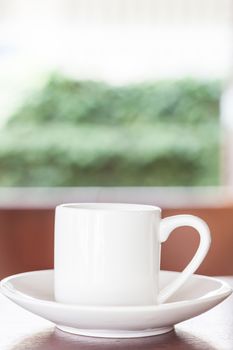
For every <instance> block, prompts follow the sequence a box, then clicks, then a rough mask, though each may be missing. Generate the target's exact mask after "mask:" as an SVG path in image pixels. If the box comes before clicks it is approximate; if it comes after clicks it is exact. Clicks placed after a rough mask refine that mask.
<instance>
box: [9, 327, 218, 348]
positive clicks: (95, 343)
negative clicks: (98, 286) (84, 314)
mask: <svg viewBox="0 0 233 350" xmlns="http://www.w3.org/2000/svg"><path fill="white" fill-rule="evenodd" d="M109 349H111V350H166V349H169V350H170V349H174V350H175V349H177V350H198V349H199V350H201V349H202V350H217V348H215V347H213V346H212V345H210V344H208V343H207V342H206V341H203V340H202V339H199V338H198V337H196V336H194V335H192V334H191V333H188V332H182V331H179V330H178V331H172V332H170V333H167V334H163V335H158V336H153V337H145V338H131V339H109V338H108V339H107V338H93V337H85V336H77V335H72V334H68V333H64V332H62V331H60V330H58V329H56V328H55V329H54V331H52V332H51V331H48V332H41V333H36V334H33V335H32V336H30V337H27V338H25V339H23V340H22V341H21V342H19V343H18V344H16V345H14V346H13V347H12V348H11V349H10V350H109Z"/></svg>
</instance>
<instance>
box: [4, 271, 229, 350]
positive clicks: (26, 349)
mask: <svg viewBox="0 0 233 350" xmlns="http://www.w3.org/2000/svg"><path fill="white" fill-rule="evenodd" d="M223 279H224V280H226V281H227V282H228V283H230V284H231V285H232V286H233V277H224V278H223ZM0 349H1V350H76V349H79V350H107V349H110V350H117V349H119V350H123V349H125V350H147V349H148V350H160V349H161V350H166V349H169V350H172V349H177V350H178V349H179V350H189V349H190V350H191V349H192V350H197V349H201V350H233V296H232V295H231V296H230V297H229V298H228V299H227V300H225V301H224V302H223V303H222V304H220V305H218V306H216V307H215V308H213V309H212V310H210V311H208V312H206V313H204V314H203V315H200V316H198V317H195V318H193V319H191V320H188V321H185V322H182V323H180V324H178V325H177V326H176V327H175V331H173V332H170V333H168V334H165V335H160V336H155V337H148V338H139V339H103V338H88V337H83V336H75V335H70V334H67V333H63V332H61V331H59V330H57V329H56V328H55V327H54V325H53V324H52V323H50V322H48V321H45V320H43V319H42V318H40V317H38V316H35V315H33V314H31V313H29V312H28V311H25V310H23V309H22V308H20V307H18V306H17V305H15V304H14V303H12V302H11V301H9V300H8V299H6V298H5V297H3V296H0Z"/></svg>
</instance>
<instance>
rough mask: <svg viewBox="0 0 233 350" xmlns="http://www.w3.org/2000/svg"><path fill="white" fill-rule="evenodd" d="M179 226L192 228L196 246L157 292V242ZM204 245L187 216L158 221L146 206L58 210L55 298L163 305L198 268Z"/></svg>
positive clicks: (205, 233) (200, 227)
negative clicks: (177, 272) (176, 274)
mask: <svg viewBox="0 0 233 350" xmlns="http://www.w3.org/2000/svg"><path fill="white" fill-rule="evenodd" d="M180 226H191V227H193V228H195V229H196V230H197V231H198V233H199V235H200V244H199V247H198V249H197V252H196V254H195V256H194V257H193V259H192V260H191V262H190V263H189V265H188V266H187V267H186V268H185V269H184V271H183V272H182V273H181V274H180V275H179V277H178V278H177V279H176V280H175V281H173V282H172V283H171V284H170V285H169V286H167V287H165V288H164V289H163V290H162V291H159V270H160V248H161V243H162V242H164V241H166V240H167V238H168V237H169V235H170V233H171V232H172V230H174V229H175V228H177V227H180ZM210 241H211V238H210V232H209V229H208V226H207V224H206V223H205V222H204V221H203V220H201V219H199V218H197V217H195V216H192V215H177V216H171V217H168V218H165V219H161V209H160V208H158V207H154V206H151V205H138V204H110V203H105V204H103V203H78V204H76V203H72V204H63V205H59V206H58V207H57V208H56V217H55V299H56V300H57V301H58V302H62V303H68V304H78V305H89V306H94V305H96V306H119V305H122V306H131V305H155V304H159V303H163V302H165V301H166V300H167V299H168V298H169V297H170V296H171V295H172V294H173V293H174V292H175V291H176V290H177V289H178V288H179V287H181V285H182V284H183V283H184V282H185V281H186V280H187V278H188V277H189V276H190V275H191V274H192V273H193V272H194V271H195V270H196V269H197V268H198V266H199V265H200V264H201V262H202V261H203V259H204V257H205V256H206V254H207V252H208V249H209V246H210ZM181 245H182V242H181ZM183 249H185V247H183Z"/></svg>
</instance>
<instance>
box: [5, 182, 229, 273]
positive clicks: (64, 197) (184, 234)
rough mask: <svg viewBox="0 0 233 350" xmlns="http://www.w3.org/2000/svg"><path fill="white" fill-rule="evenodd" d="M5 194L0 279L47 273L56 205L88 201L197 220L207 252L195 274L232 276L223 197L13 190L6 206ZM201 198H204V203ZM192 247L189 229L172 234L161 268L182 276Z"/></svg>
mask: <svg viewBox="0 0 233 350" xmlns="http://www.w3.org/2000/svg"><path fill="white" fill-rule="evenodd" d="M4 191H5V193H4V194H3V192H4ZM7 191H8V194H9V195H10V190H6V189H5V190H2V191H0V277H1V278H2V277H5V276H7V275H10V274H14V273H18V272H22V271H29V270H37V269H47V268H52V267H53V224H54V207H55V205H56V204H58V203H62V202H63V203H64V202H90V201H98V202H110V201H112V202H132V203H147V204H148V203H150V204H157V205H160V206H161V207H162V208H163V216H164V217H166V216H169V215H176V214H180V213H189V214H193V215H197V216H199V217H201V218H202V219H204V220H205V221H206V222H207V223H208V225H209V227H210V229H211V232H212V246H211V249H210V251H209V254H208V256H207V257H206V259H205V261H204V262H203V264H202V265H201V267H200V268H199V270H198V273H201V274H207V275H231V274H233V264H232V248H233V202H231V201H230V198H227V197H226V196H225V194H223V197H222V198H221V195H220V192H219V190H216V193H215V191H213V190H210V189H209V190H208V189H203V192H202V195H201V193H200V192H199V194H198V191H201V190H200V189H199V190H197V191H196V193H195V191H194V190H192V189H190V190H184V189H183V190H181V189H180V190H178V189H156V188H147V189H143V188H135V189H134V188H128V189H127V188H126V189H123V188H119V189H117V188H115V189H114V188H113V189H107V188H106V189H102V194H101V190H100V189H99V193H98V189H97V188H93V189H92V188H89V189H85V188H83V189H66V190H64V189H51V190H48V189H47V190H45V189H35V190H33V189H15V190H11V200H10V199H9V198H8V203H6V199H7V198H5V199H4V196H6V193H7ZM179 191H180V195H179ZM182 191H183V192H182ZM46 192H47V194H46ZM20 193H21V196H20ZM29 193H30V196H29ZM42 193H43V195H42ZM85 193H86V195H85ZM39 194H40V195H39ZM42 197H44V205H43V203H42V199H43V198H42ZM202 197H205V202H204V201H203V200H204V198H203V200H202ZM17 198H18V199H17ZM179 198H180V200H179ZM198 198H199V203H198ZM224 198H225V200H224ZM14 199H15V202H14ZM17 201H18V202H17ZM24 201H25V202H24ZM166 201H167V202H166ZM30 202H31V204H30ZM36 202H37V203H36ZM172 203H173V204H172ZM185 203H186V204H185ZM197 245H198V235H197V234H196V233H195V231H194V230H193V229H190V228H180V229H177V230H176V231H175V232H174V234H173V235H171V237H170V238H169V240H168V241H167V242H166V243H165V244H164V245H163V248H162V268H163V269H167V270H182V268H183V267H184V266H185V265H186V264H187V263H188V261H189V260H190V258H191V257H192V256H193V254H194V251H195V249H196V248H197Z"/></svg>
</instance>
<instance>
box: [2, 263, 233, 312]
mask: <svg viewBox="0 0 233 350" xmlns="http://www.w3.org/2000/svg"><path fill="white" fill-rule="evenodd" d="M49 271H50V272H53V271H54V269H45V270H35V271H27V272H21V273H18V274H14V275H11V276H8V277H5V278H4V279H2V280H1V282H0V290H1V292H2V294H3V295H5V296H6V297H8V298H9V299H14V300H21V301H22V300H25V301H26V302H35V301H36V303H37V304H38V303H39V304H43V305H47V306H50V307H53V306H58V305H59V307H61V308H65V309H67V308H68V309H69V308H71V309H77V310H85V311H88V310H89V311H100V310H101V311H102V312H103V311H105V312H119V313H120V312H124V311H131V312H132V311H135V312H138V311H144V310H153V309H155V310H166V309H171V308H176V307H180V306H181V305H187V304H189V303H192V305H198V304H200V303H202V302H205V301H211V300H213V299H216V298H221V299H223V300H224V299H225V298H227V297H228V296H229V295H231V294H232V292H233V288H232V287H231V286H230V285H229V284H228V283H227V282H225V281H222V280H221V279H219V278H216V277H210V276H205V275H199V274H193V275H192V276H190V278H193V277H194V278H198V279H205V280H206V279H208V280H211V281H215V282H217V283H218V284H219V285H220V287H219V288H217V289H216V290H214V291H212V292H210V293H207V294H206V295H204V296H201V297H199V298H193V299H187V300H181V301H174V302H169V303H163V304H157V305H130V306H124V305H122V306H100V305H76V304H65V303H61V302H58V301H56V300H44V299H40V298H36V297H32V296H30V295H27V294H25V293H22V292H20V291H18V290H17V289H16V288H14V287H13V286H12V284H11V281H12V280H14V279H17V278H18V277H21V276H27V275H36V274H37V273H41V272H44V273H46V272H49ZM161 272H165V273H172V274H178V273H181V272H179V271H169V270H161ZM208 294H211V295H208Z"/></svg>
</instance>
